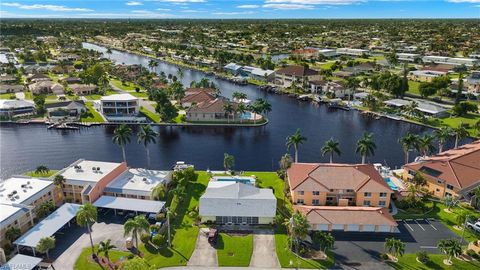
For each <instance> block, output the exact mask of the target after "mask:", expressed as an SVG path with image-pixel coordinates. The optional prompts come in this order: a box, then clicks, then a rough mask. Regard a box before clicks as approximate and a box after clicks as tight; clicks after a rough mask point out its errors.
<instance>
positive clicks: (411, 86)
mask: <svg viewBox="0 0 480 270" xmlns="http://www.w3.org/2000/svg"><path fill="white" fill-rule="evenodd" d="M419 87H420V82H416V81H408V92H409V93H411V94H415V95H419V96H420V90H419Z"/></svg>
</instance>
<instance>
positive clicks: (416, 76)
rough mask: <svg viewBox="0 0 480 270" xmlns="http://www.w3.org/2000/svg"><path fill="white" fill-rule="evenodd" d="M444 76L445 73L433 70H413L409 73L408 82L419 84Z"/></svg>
mask: <svg viewBox="0 0 480 270" xmlns="http://www.w3.org/2000/svg"><path fill="white" fill-rule="evenodd" d="M445 75H447V73H446V72H443V71H435V70H414V71H410V73H409V77H410V80H412V81H419V82H431V81H432V79H433V78H436V77H440V76H445Z"/></svg>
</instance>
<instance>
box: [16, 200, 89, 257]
mask: <svg viewBox="0 0 480 270" xmlns="http://www.w3.org/2000/svg"><path fill="white" fill-rule="evenodd" d="M79 209H80V205H79V204H73V203H66V204H64V205H62V206H61V207H60V208H58V209H57V210H55V211H54V212H53V213H51V214H50V215H49V216H48V217H46V218H45V219H44V220H42V221H40V222H39V223H38V224H37V225H35V226H33V228H31V229H30V230H28V232H26V233H25V234H24V235H22V236H21V237H20V238H18V239H17V240H15V242H13V244H15V246H16V247H17V252H19V248H20V246H24V247H30V248H32V251H33V255H34V256H35V247H36V246H37V244H38V242H39V241H40V239H42V238H44V237H50V236H52V235H54V234H55V233H56V232H57V231H58V230H60V229H61V228H62V227H63V226H65V224H68V226H70V221H71V220H72V219H73V218H74V217H75V216H76V215H77V212H78V210H79Z"/></svg>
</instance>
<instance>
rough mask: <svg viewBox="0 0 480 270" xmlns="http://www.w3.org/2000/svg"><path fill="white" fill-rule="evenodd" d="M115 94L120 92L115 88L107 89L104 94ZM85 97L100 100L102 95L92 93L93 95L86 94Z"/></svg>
mask: <svg viewBox="0 0 480 270" xmlns="http://www.w3.org/2000/svg"><path fill="white" fill-rule="evenodd" d="M114 94H118V92H117V91H115V90H111V89H109V90H107V91H105V95H103V96H110V95H114ZM84 97H85V98H86V99H88V100H99V99H100V98H102V95H100V94H91V95H85V96H84Z"/></svg>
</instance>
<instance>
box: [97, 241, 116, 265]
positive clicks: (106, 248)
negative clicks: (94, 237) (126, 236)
mask: <svg viewBox="0 0 480 270" xmlns="http://www.w3.org/2000/svg"><path fill="white" fill-rule="evenodd" d="M110 242H111V240H110V239H107V240H105V241H100V243H99V244H98V252H99V253H100V252H102V253H103V255H105V258H107V261H108V262H110V257H109V254H108V253H109V252H110V250H112V249H114V248H116V246H114V245H112V244H111V243H110Z"/></svg>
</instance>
